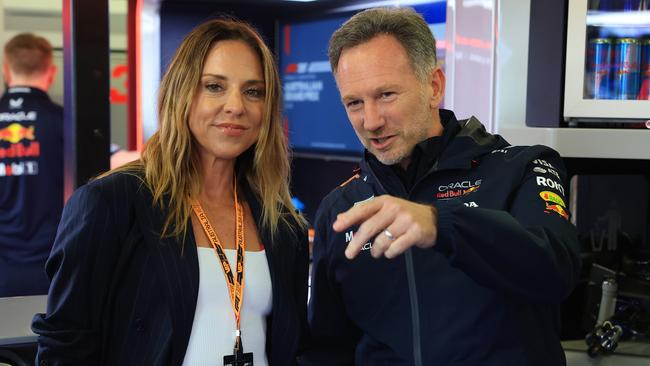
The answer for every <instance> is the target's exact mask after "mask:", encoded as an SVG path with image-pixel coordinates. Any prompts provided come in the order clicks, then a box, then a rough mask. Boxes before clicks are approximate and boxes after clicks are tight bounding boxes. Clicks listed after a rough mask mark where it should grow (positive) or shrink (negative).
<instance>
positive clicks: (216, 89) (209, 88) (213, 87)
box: [205, 83, 223, 93]
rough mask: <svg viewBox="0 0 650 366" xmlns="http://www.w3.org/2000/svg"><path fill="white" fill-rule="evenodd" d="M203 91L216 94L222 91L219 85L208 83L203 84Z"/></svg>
mask: <svg viewBox="0 0 650 366" xmlns="http://www.w3.org/2000/svg"><path fill="white" fill-rule="evenodd" d="M205 89H206V90H207V91H209V92H212V93H216V92H219V91H221V90H223V87H222V86H221V85H219V84H215V83H209V84H205Z"/></svg>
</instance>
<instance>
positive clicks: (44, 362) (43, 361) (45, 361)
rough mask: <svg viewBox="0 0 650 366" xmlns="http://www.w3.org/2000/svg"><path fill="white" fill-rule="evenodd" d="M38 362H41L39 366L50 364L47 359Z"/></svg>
mask: <svg viewBox="0 0 650 366" xmlns="http://www.w3.org/2000/svg"><path fill="white" fill-rule="evenodd" d="M38 364H39V366H47V365H49V364H50V363H49V362H47V360H41V362H39V363H38Z"/></svg>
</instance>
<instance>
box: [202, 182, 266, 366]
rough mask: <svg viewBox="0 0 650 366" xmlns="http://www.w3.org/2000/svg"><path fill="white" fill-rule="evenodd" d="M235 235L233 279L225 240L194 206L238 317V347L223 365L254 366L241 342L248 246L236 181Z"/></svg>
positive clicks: (236, 346) (224, 359)
mask: <svg viewBox="0 0 650 366" xmlns="http://www.w3.org/2000/svg"><path fill="white" fill-rule="evenodd" d="M234 192H235V226H236V229H235V233H236V250H237V262H236V264H235V275H233V270H232V267H231V266H230V264H229V263H228V258H227V257H226V253H225V252H224V250H223V245H222V244H221V240H219V237H218V236H217V233H216V232H215V231H214V228H213V227H212V225H211V224H210V221H209V220H208V216H207V215H206V214H205V212H204V211H203V208H202V207H201V204H200V203H199V202H198V201H194V202H193V203H192V210H194V213H195V214H196V217H197V218H198V219H199V222H200V223H201V226H202V227H203V230H204V231H205V235H207V237H208V239H209V240H210V244H211V245H212V248H213V249H214V251H215V252H216V253H217V257H218V258H219V261H220V262H221V268H222V269H223V274H224V276H225V278H226V283H227V284H228V292H229V294H230V303H231V304H232V309H233V313H234V314H235V322H236V327H237V329H236V333H235V346H234V348H233V354H232V355H227V356H224V358H223V364H224V366H253V353H252V352H249V353H244V349H243V346H242V341H241V327H240V319H241V318H240V315H241V306H242V301H243V297H244V249H245V247H246V243H245V241H244V211H243V208H242V205H241V203H240V202H239V200H238V199H237V182H236V181H235V188H234Z"/></svg>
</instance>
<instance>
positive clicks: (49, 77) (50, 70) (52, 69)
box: [45, 64, 57, 90]
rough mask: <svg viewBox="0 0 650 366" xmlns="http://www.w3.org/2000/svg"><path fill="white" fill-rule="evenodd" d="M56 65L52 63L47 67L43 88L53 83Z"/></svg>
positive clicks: (47, 87)
mask: <svg viewBox="0 0 650 366" xmlns="http://www.w3.org/2000/svg"><path fill="white" fill-rule="evenodd" d="M56 71H57V70H56V65H55V64H52V65H50V67H48V68H47V71H46V75H45V77H46V79H45V89H46V90H47V89H49V88H50V86H52V84H54V79H55V78H56Z"/></svg>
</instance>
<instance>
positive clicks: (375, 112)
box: [363, 102, 386, 131]
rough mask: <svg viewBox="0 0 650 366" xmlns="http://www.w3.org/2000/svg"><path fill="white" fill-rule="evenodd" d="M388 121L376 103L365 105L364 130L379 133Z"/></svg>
mask: <svg viewBox="0 0 650 366" xmlns="http://www.w3.org/2000/svg"><path fill="white" fill-rule="evenodd" d="M384 124H386V121H385V119H384V115H383V113H382V111H381V108H379V106H378V105H377V103H375V102H369V103H365V104H364V111H363V128H364V129H365V130H366V131H377V130H379V129H381V128H382V127H384Z"/></svg>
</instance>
